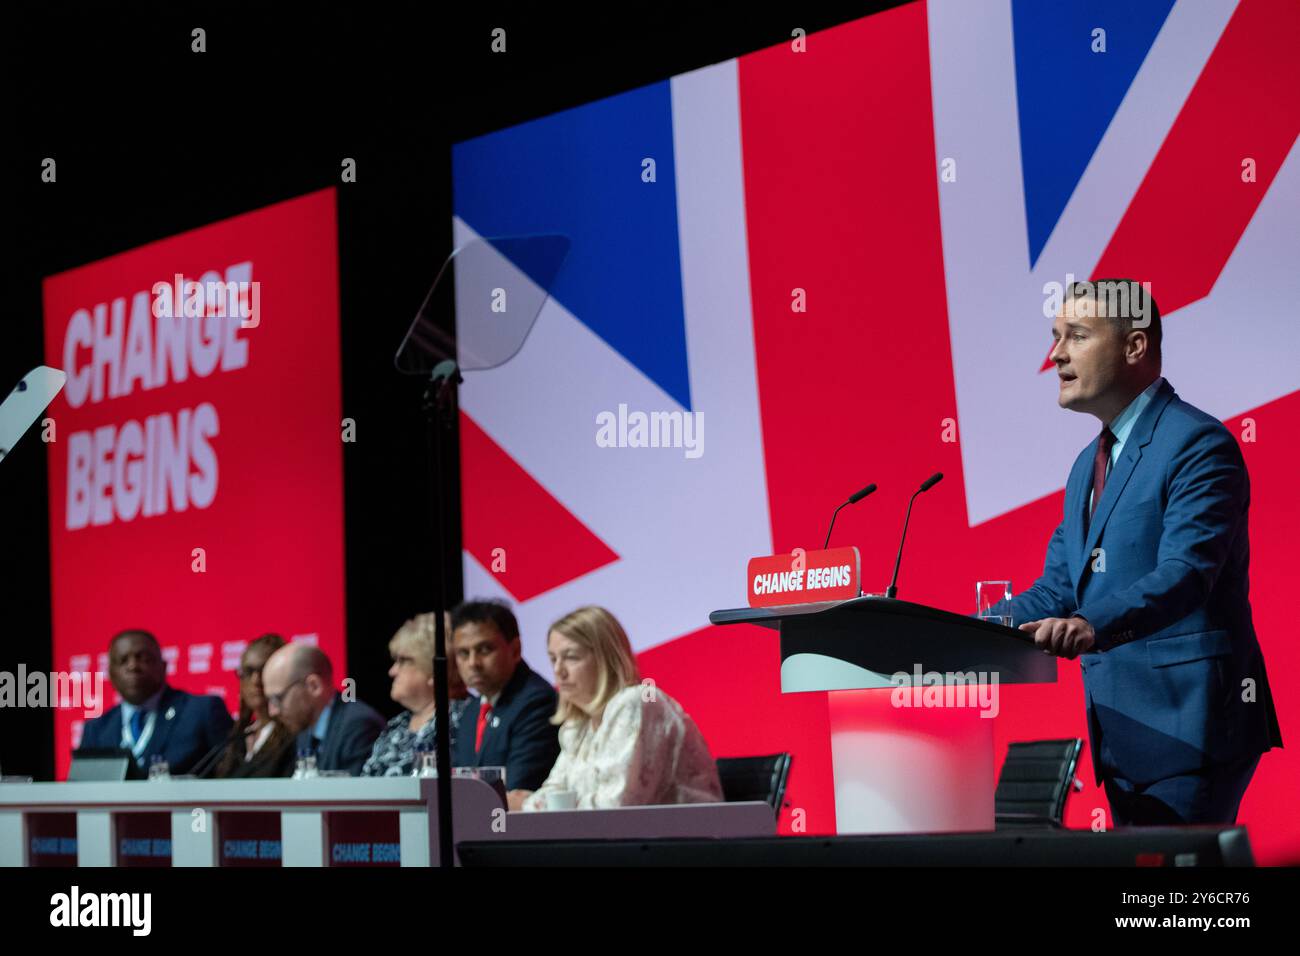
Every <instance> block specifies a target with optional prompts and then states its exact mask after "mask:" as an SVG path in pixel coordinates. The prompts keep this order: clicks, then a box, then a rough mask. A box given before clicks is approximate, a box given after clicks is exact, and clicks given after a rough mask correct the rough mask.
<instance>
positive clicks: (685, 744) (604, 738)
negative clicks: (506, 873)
mask: <svg viewBox="0 0 1300 956" xmlns="http://www.w3.org/2000/svg"><path fill="white" fill-rule="evenodd" d="M546 650H547V656H549V657H550V659H551V666H552V667H553V668H554V670H555V682H556V689H557V690H558V691H559V695H560V703H559V707H558V708H557V710H556V713H555V716H554V717H552V718H551V723H553V724H558V725H559V726H560V756H559V758H558V759H557V760H556V761H555V766H554V767H553V768H552V769H551V773H550V776H548V777H547V778H546V782H545V783H543V784H542V786H541V789H539V790H537V791H536V792H530V791H527V790H514V791H511V793H510V801H509V802H510V807H511V809H514V810H518V809H523V810H544V809H545V808H546V806H547V798H548V796H549V795H550V794H553V793H558V792H560V791H572V792H573V793H574V794H575V795H576V802H577V806H578V807H580V808H586V809H590V808H595V807H626V806H647V805H655V804H666V803H715V802H721V800H722V785H721V784H720V783H719V781H718V768H717V764H716V763H714V760H713V756H712V755H711V754H710V753H709V747H708V744H706V743H705V742H704V737H703V736H702V735H701V734H700V731H699V728H697V727H696V726H695V722H694V721H693V720H691V718H690V717H689V716H688V715H687V714H686V712H685V711H683V710H682V708H681V705H680V704H678V703H677V702H676V701H675V700H673V699H672V698H671V697H669V696H668V695H667V694H665V693H664V692H663V691H662V690H660V689H659V688H657V687H655V686H654V685H653V684H650V683H647V684H645V685H643V684H642V683H641V681H640V678H639V676H638V674H637V667H636V661H635V660H634V658H633V657H632V647H631V645H630V644H629V643H628V640H627V634H626V633H624V631H623V627H622V625H621V624H619V623H618V620H617V619H616V618H615V617H614V615H612V614H610V613H609V611H607V610H605V609H604V608H602V607H583V608H579V609H578V610H576V611H574V612H573V613H572V614H568V615H566V616H564V617H562V618H561V619H560V620H558V621H556V622H555V623H554V624H553V625H551V630H550V633H549V634H548V635H547V639H546Z"/></svg>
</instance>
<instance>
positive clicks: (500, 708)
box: [451, 601, 560, 808]
mask: <svg viewBox="0 0 1300 956" xmlns="http://www.w3.org/2000/svg"><path fill="white" fill-rule="evenodd" d="M451 628H452V649H453V653H454V654H455V655H456V666H457V668H458V669H459V670H460V676H461V680H463V681H464V682H465V686H467V687H468V688H469V689H470V690H472V691H475V692H476V693H477V694H478V697H475V698H473V699H471V701H470V703H469V704H468V706H466V708H465V712H464V713H463V714H462V715H461V718H460V732H459V733H458V734H457V736H456V747H455V749H454V750H453V751H452V755H451V756H452V763H453V764H454V765H455V766H457V767H505V768H506V786H507V787H509V788H510V790H511V796H510V802H511V804H512V805H513V804H514V803H515V802H516V800H517V797H518V794H516V793H514V791H521V790H536V789H537V788H539V787H540V786H541V785H542V783H543V782H544V781H545V780H546V777H547V775H548V774H549V773H550V772H551V767H552V766H553V765H554V764H555V758H556V757H558V756H559V754H560V738H559V728H557V727H556V726H555V725H554V724H552V723H551V717H552V716H553V715H554V714H555V710H556V707H557V706H558V703H559V701H558V698H557V697H556V695H555V689H554V688H553V687H551V685H550V683H549V682H548V681H546V680H545V679H544V678H542V677H539V676H538V675H537V672H536V671H534V670H533V669H532V668H531V667H529V666H528V665H527V664H526V663H524V660H523V657H522V654H521V648H520V644H519V623H518V621H516V620H515V616H514V614H513V613H512V612H511V610H510V608H508V607H506V606H505V605H504V604H501V603H499V602H497V601H466V602H465V603H464V604H462V605H461V606H460V607H458V608H456V609H455V610H454V611H452V612H451ZM512 808H513V806H512Z"/></svg>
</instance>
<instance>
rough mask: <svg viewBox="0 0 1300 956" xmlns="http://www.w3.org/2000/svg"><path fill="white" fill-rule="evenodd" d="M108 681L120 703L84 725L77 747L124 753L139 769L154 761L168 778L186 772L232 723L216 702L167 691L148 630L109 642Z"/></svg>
mask: <svg viewBox="0 0 1300 956" xmlns="http://www.w3.org/2000/svg"><path fill="white" fill-rule="evenodd" d="M108 679H109V681H110V682H111V683H112V684H113V688H114V689H115V690H116V691H117V693H118V695H119V696H121V698H122V702H121V703H120V704H118V705H117V706H116V707H114V708H113V709H112V710H110V711H108V713H106V714H104V715H103V716H102V717H98V718H96V719H95V720H92V721H90V722H89V723H87V724H86V726H85V728H84V729H83V730H82V732H81V746H82V747H84V748H86V749H91V748H101V747H121V748H124V749H126V750H129V751H131V754H132V755H133V756H134V757H135V762H136V763H137V764H138V765H139V766H140V768H141V769H142V770H147V769H148V768H149V763H150V761H152V760H153V758H155V757H159V758H161V759H162V760H165V761H166V762H167V766H168V769H169V770H170V771H171V773H173V774H183V773H189V771H190V769H191V768H192V767H193V766H194V764H195V763H197V762H198V760H199V759H200V758H202V757H203V756H204V755H205V754H207V753H208V752H209V751H211V750H212V749H213V748H214V747H216V746H217V745H218V744H220V743H221V742H222V741H223V740H225V739H226V735H227V734H228V733H229V732H230V728H231V726H233V724H234V720H232V719H231V717H230V713H229V711H227V710H226V705H225V704H224V703H222V701H221V698H220V697H213V696H211V695H208V694H187V693H186V692H185V691H183V690H176V689H175V688H174V687H168V686H167V663H166V662H165V661H164V660H163V656H162V649H161V648H160V647H159V646H158V639H157V638H155V637H154V636H153V635H152V634H150V633H149V632H148V631H141V630H129V631H122V632H121V633H120V634H118V635H116V636H115V637H114V638H113V640H112V641H111V642H109V645H108Z"/></svg>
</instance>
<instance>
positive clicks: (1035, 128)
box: [1011, 0, 1174, 267]
mask: <svg viewBox="0 0 1300 956" xmlns="http://www.w3.org/2000/svg"><path fill="white" fill-rule="evenodd" d="M1173 5H1174V4H1173V0H1143V2H1141V3H1134V2H1133V0H1088V2H1087V3H1056V2H1047V3H1045V2H1043V0H1014V2H1013V3H1012V7H1011V21H1012V29H1013V32H1014V40H1015V51H1016V100H1017V104H1018V106H1019V111H1020V161H1021V165H1022V167H1023V172H1024V177H1025V220H1026V225H1027V226H1028V229H1029V263H1030V266H1031V267H1032V266H1033V264H1034V263H1035V262H1037V261H1038V256H1039V253H1041V252H1042V251H1043V246H1045V245H1046V244H1047V238H1048V236H1050V235H1051V234H1052V230H1053V229H1054V228H1056V222H1057V220H1058V219H1059V218H1060V216H1061V212H1062V211H1063V210H1064V209H1065V204H1066V202H1068V201H1069V199H1070V194H1071V193H1073V192H1074V187H1075V186H1076V185H1078V183H1079V177H1081V176H1082V175H1083V171H1084V169H1085V168H1086V167H1087V165H1088V161H1089V160H1090V159H1092V154H1093V153H1094V152H1095V151H1096V149H1097V144H1098V143H1100V142H1101V137H1102V134H1103V133H1105V132H1106V127H1107V126H1109V125H1110V121H1111V119H1112V118H1113V117H1114V115H1115V111H1116V110H1117V109H1118V108H1119V104H1120V102H1121V101H1122V100H1123V99H1124V94H1125V93H1126V92H1128V88H1129V85H1130V84H1131V83H1132V82H1133V77H1134V76H1135V75H1136V74H1137V71H1138V67H1140V66H1141V65H1142V61H1143V59H1145V58H1146V55H1147V51H1148V50H1149V49H1150V48H1151V44H1152V43H1153V42H1154V41H1155V38H1156V34H1158V33H1159V32H1160V27H1161V25H1163V24H1164V22H1165V18H1166V17H1167V16H1168V15H1169V11H1170V9H1172V7H1173ZM1099 28H1100V29H1103V30H1105V31H1106V35H1105V40H1106V51H1105V52H1104V53H1095V52H1093V44H1094V39H1093V31H1094V30H1096V29H1099Z"/></svg>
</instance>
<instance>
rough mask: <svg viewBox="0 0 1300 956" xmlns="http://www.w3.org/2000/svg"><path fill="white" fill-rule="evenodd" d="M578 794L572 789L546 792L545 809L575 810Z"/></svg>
mask: <svg viewBox="0 0 1300 956" xmlns="http://www.w3.org/2000/svg"><path fill="white" fill-rule="evenodd" d="M577 808H578V794H577V792H576V791H573V790H552V791H550V792H549V793H547V794H546V809H547V810H576V809H577Z"/></svg>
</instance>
